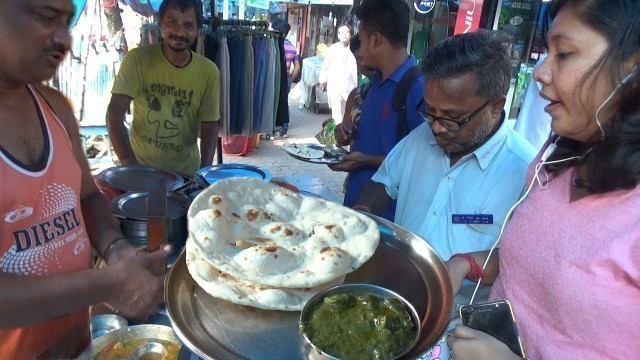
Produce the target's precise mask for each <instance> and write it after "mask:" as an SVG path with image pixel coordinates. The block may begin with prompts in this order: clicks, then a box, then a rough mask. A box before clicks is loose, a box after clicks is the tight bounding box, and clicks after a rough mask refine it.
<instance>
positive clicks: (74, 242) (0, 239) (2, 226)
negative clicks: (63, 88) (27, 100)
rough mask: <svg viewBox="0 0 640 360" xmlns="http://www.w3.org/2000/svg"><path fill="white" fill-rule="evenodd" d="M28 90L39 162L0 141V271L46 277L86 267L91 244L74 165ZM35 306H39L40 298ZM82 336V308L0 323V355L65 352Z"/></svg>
mask: <svg viewBox="0 0 640 360" xmlns="http://www.w3.org/2000/svg"><path fill="white" fill-rule="evenodd" d="M28 90H29V92H30V93H31V96H32V97H33V100H34V104H35V105H36V108H37V109H38V112H39V115H40V124H41V129H42V134H43V136H44V143H45V146H44V149H45V150H44V152H43V156H42V158H41V161H40V163H39V164H36V165H35V166H28V165H25V164H22V163H21V162H20V161H18V160H16V159H15V158H13V157H12V156H11V154H9V153H8V152H7V151H5V149H4V148H2V147H1V146H0V182H1V183H2V184H3V187H4V190H3V191H2V192H1V193H0V271H2V272H4V273H6V274H13V275H18V276H48V275H53V274H57V273H64V272H71V271H78V270H85V269H89V268H90V267H91V243H90V242H89V237H88V235H87V231H86V229H85V223H84V220H83V218H82V212H81V208H80V189H81V181H82V179H81V177H82V175H81V169H80V166H79V165H78V163H77V162H76V161H75V160H74V156H73V151H72V146H71V141H70V140H69V135H68V134H67V132H66V130H65V128H64V126H63V125H62V123H61V122H60V120H59V119H58V117H57V116H56V115H55V113H54V112H53V110H52V109H51V107H50V106H49V104H48V103H47V102H46V100H45V99H44V98H43V97H42V95H40V94H39V93H38V91H36V90H35V89H34V88H32V87H30V86H29V87H28ZM0 291H1V290H0ZM70 295H71V296H72V294H70ZM42 306H47V302H46V300H45V299H43V301H42ZM89 341H90V332H89V309H82V310H79V311H77V312H74V313H71V314H67V315H63V316H60V317H57V318H55V319H51V320H49V321H46V322H43V323H39V324H35V325H29V326H24V327H21V328H15V329H1V330H0V357H2V358H3V359H34V358H70V357H72V356H75V355H77V354H79V353H80V352H81V351H82V350H83V349H84V348H85V347H86V346H88V344H89Z"/></svg>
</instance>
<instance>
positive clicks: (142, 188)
mask: <svg viewBox="0 0 640 360" xmlns="http://www.w3.org/2000/svg"><path fill="white" fill-rule="evenodd" d="M159 178H164V179H165V181H166V183H167V189H168V190H175V189H177V188H179V187H180V186H182V184H184V179H183V178H182V176H180V174H178V173H176V172H173V171H166V170H160V169H156V168H153V167H150V166H144V165H135V166H116V167H111V168H108V169H105V170H103V171H102V172H101V173H100V174H98V175H97V176H96V177H95V182H96V185H97V186H98V188H99V189H100V191H101V192H102V193H103V194H104V196H105V197H106V198H107V200H109V201H112V200H113V199H114V198H116V197H117V196H119V195H122V194H124V193H128V192H134V193H137V192H146V191H148V190H149V185H150V184H151V182H152V181H154V180H156V179H159Z"/></svg>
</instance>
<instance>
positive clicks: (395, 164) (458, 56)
mask: <svg viewBox="0 0 640 360" xmlns="http://www.w3.org/2000/svg"><path fill="white" fill-rule="evenodd" d="M422 70H423V73H424V75H425V84H424V99H423V100H422V101H421V102H420V103H419V104H418V107H417V108H416V111H417V112H418V113H419V114H420V115H421V116H422V118H423V119H424V120H425V123H424V124H423V125H421V126H419V127H418V128H417V129H415V130H414V131H413V132H411V133H410V134H409V135H408V136H407V137H406V138H405V139H404V140H403V141H401V142H400V143H399V144H398V145H397V146H396V147H394V148H393V150H391V152H390V153H389V155H388V156H387V157H386V159H385V160H384V162H383V163H382V166H381V167H380V169H379V170H378V172H377V173H376V174H375V175H374V176H373V178H372V181H371V182H369V184H367V186H366V187H365V189H364V190H363V192H362V195H361V196H360V197H359V199H358V205H360V206H362V207H364V208H366V209H369V210H370V211H371V212H373V213H377V212H378V211H380V209H384V207H385V206H386V204H387V203H388V202H389V201H391V200H392V199H395V200H397V205H396V215H395V220H394V222H395V223H397V224H399V225H401V226H403V227H405V228H407V229H408V230H410V231H412V232H414V233H416V234H418V235H420V236H422V237H423V238H424V239H425V240H427V241H428V242H429V244H430V245H431V246H432V247H433V248H434V250H435V251H436V252H437V253H438V255H439V256H440V257H441V258H442V259H443V260H448V259H449V258H450V257H451V256H452V255H454V254H456V253H469V252H474V251H480V250H486V249H488V248H490V247H491V245H492V244H493V242H494V241H495V240H496V238H497V237H498V234H499V232H500V227H501V226H502V223H503V222H504V221H505V217H506V213H507V212H508V211H509V209H510V208H511V206H513V204H514V203H515V202H516V201H517V200H518V198H519V196H520V194H521V193H522V192H523V189H524V184H525V176H526V169H527V167H528V165H529V163H530V162H531V161H532V160H533V157H534V156H535V150H534V148H533V147H532V146H531V145H530V144H529V143H528V142H527V141H526V140H525V139H524V138H523V137H522V136H521V135H519V134H517V133H516V132H514V131H513V130H512V124H510V123H509V121H506V120H505V115H504V111H503V108H504V105H505V101H506V100H505V99H506V94H507V91H508V90H509V83H510V80H511V62H510V59H509V55H508V50H507V46H506V42H505V41H504V38H503V37H502V36H501V35H499V34H498V33H494V32H491V31H488V30H480V31H476V32H473V33H469V34H463V35H456V36H453V37H450V38H448V39H445V40H443V41H442V42H440V43H439V44H437V45H436V46H434V47H433V48H432V49H431V51H430V52H429V53H428V54H427V55H426V57H425V60H424V64H423V68H422ZM357 207H358V206H356V208H357Z"/></svg>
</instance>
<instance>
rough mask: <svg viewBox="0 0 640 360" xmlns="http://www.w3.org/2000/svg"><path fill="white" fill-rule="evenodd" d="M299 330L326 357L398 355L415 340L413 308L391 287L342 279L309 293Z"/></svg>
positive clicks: (360, 359)
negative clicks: (313, 294) (334, 284)
mask: <svg viewBox="0 0 640 360" xmlns="http://www.w3.org/2000/svg"><path fill="white" fill-rule="evenodd" d="M300 332H301V333H302V334H303V336H304V337H305V339H306V340H307V342H308V343H309V344H310V345H311V346H312V347H313V348H314V349H315V350H316V351H317V352H318V353H319V354H320V355H322V357H324V358H327V359H340V360H369V359H398V358H400V357H402V356H403V355H404V354H406V353H408V352H409V351H410V350H411V349H412V348H413V347H414V346H415V344H416V343H417V342H418V340H419V339H420V318H419V316H418V313H417V312H416V310H415V308H414V307H413V306H412V305H411V304H410V303H409V302H408V301H407V300H405V299H404V298H403V297H401V296H400V295H398V294H396V293H394V292H393V291H391V290H388V289H385V288H382V287H379V286H375V285H370V284H343V285H338V286H335V287H332V288H329V289H326V290H324V291H322V292H320V293H318V294H317V295H316V296H314V297H313V298H311V299H310V300H309V302H307V304H306V305H305V307H304V309H303V310H302V313H301V315H300Z"/></svg>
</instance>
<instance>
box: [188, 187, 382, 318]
mask: <svg viewBox="0 0 640 360" xmlns="http://www.w3.org/2000/svg"><path fill="white" fill-rule="evenodd" d="M188 217H189V239H188V240H187V245H186V259H187V267H188V269H189V273H190V274H191V276H192V277H193V279H194V280H195V281H196V282H197V283H198V285H200V287H202V289H204V290H205V291H206V292H208V293H209V294H211V295H212V296H215V297H217V298H220V299H224V300H227V301H231V302H233V303H236V304H242V305H249V306H254V307H258V308H262V309H273V310H290V311H298V310H301V309H302V307H303V306H304V304H305V303H306V302H307V301H308V300H309V299H310V298H311V297H312V296H313V295H315V294H316V293H318V292H319V291H321V290H322V289H325V288H327V287H330V286H333V285H337V284H340V283H342V282H343V281H344V277H345V275H346V274H347V273H349V272H351V271H353V270H355V269H357V268H358V267H360V266H361V265H362V264H364V263H365V262H366V261H367V260H369V258H371V256H373V254H374V252H375V250H376V248H377V246H378V242H379V240H380V233H379V231H378V226H377V224H376V222H375V221H373V220H372V219H371V218H369V217H367V216H365V215H362V214H360V213H358V212H357V211H354V210H351V209H349V208H346V207H344V206H341V205H339V204H336V203H332V202H329V201H326V200H323V199H318V198H312V197H303V196H300V195H299V194H297V193H295V192H293V191H291V190H288V189H286V188H283V187H281V186H278V185H275V184H272V183H268V182H265V181H262V180H259V179H250V178H230V179H224V180H220V181H217V182H216V183H214V184H213V185H212V186H210V187H209V188H207V189H206V190H204V191H203V192H202V193H200V194H199V195H198V196H197V197H196V198H195V200H194V201H193V203H192V204H191V207H190V208H189V214H188Z"/></svg>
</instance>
